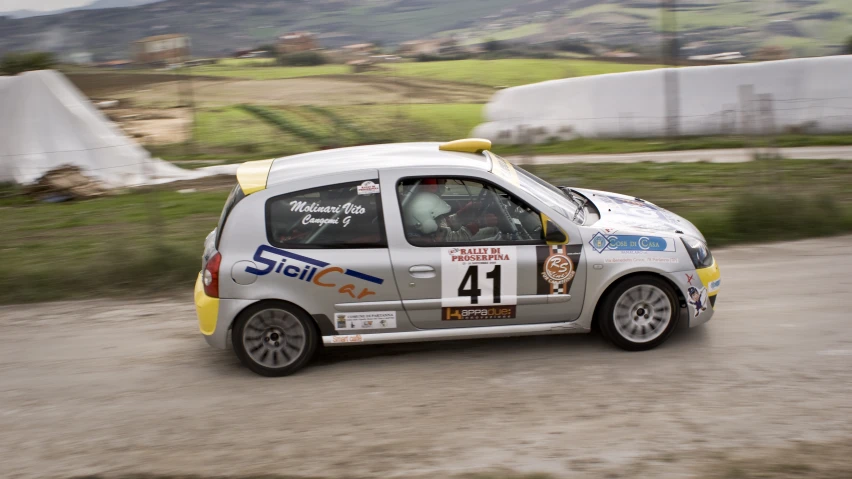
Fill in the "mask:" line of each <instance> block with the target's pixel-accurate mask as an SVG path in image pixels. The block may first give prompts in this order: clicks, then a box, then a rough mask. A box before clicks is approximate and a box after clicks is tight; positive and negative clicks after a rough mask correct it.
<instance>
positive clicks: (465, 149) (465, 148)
mask: <svg viewBox="0 0 852 479" xmlns="http://www.w3.org/2000/svg"><path fill="white" fill-rule="evenodd" d="M438 149H439V150H441V151H458V152H461V153H482V152H483V151H485V150H490V149H491V140H486V139H484V138H465V139H464V140H455V141H450V142H447V143H442V144H441V145H440V146H439V147H438Z"/></svg>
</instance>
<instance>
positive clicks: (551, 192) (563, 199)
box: [515, 166, 584, 224]
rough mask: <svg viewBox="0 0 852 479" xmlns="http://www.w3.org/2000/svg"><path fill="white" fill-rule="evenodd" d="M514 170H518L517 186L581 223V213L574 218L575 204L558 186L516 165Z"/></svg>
mask: <svg viewBox="0 0 852 479" xmlns="http://www.w3.org/2000/svg"><path fill="white" fill-rule="evenodd" d="M515 171H517V172H518V180H519V183H520V184H519V186H520V187H521V189H522V190H524V191H526V192H527V193H529V194H531V195H533V196H534V197H535V198H536V199H537V200H539V201H541V202H542V203H544V204H546V205H547V206H549V207H551V208H553V209H554V210H556V211H557V212H558V213H560V214H561V215H562V216H564V217H566V218H568V219H569V220H572V221H574V222H575V223H577V224H583V220H584V217H583V216H584V215H583V213H582V212H580V214H579V215H577V216H576V218H575V217H574V215H575V213H576V212H577V205H576V204H575V203H574V202H573V201H571V199H570V198H568V197H567V196H565V194H564V193H562V191H560V190H559V188H557V187H555V186H553V185H551V184H550V183H548V182H546V181H544V180H542V179H541V178H539V177H537V176H535V175H534V174H532V173H530V172H529V171H526V170H524V169H523V168H520V167H518V166H515Z"/></svg>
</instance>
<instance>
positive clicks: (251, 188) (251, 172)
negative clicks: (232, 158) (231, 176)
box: [237, 160, 273, 196]
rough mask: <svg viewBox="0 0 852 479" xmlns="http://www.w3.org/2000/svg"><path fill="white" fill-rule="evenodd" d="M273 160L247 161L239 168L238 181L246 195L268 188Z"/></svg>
mask: <svg viewBox="0 0 852 479" xmlns="http://www.w3.org/2000/svg"><path fill="white" fill-rule="evenodd" d="M272 161H273V160H258V161H247V162H245V163H243V164H242V165H240V167H239V168H237V183H239V184H240V188H242V190H243V193H244V194H245V195H247V196H248V195H250V194H252V193H256V192H258V191H261V190H264V189H266V179H267V178H268V177H269V170H270V168H272Z"/></svg>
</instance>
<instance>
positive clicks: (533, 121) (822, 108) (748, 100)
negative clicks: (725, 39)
mask: <svg viewBox="0 0 852 479" xmlns="http://www.w3.org/2000/svg"><path fill="white" fill-rule="evenodd" d="M667 76H668V79H667V78H666V77H667ZM850 78H852V55H844V56H834V57H821V58H804V59H794V60H782V61H773V62H762V63H747V64H739V65H719V66H699V67H685V68H678V69H668V68H667V69H658V70H649V71H640V72H628V73H613V74H607V75H597V76H587V77H579V78H569V79H564V80H552V81H547V82H542V83H535V84H531V85H524V86H519V87H515V88H508V89H505V90H502V91H500V92H498V93H496V94H495V95H494V97H493V98H492V99H491V101H490V102H489V103H488V105H486V107H485V120H486V123H483V124H481V125H479V126H478V127H477V128H476V129H475V130H474V133H473V134H474V136H478V137H484V138H489V139H491V140H492V141H495V142H499V143H524V142H543V141H548V140H551V139H570V138H575V137H578V136H583V137H659V136H663V135H665V134H667V133H668V132H670V131H672V132H674V133H675V134H678V135H716V134H774V133H781V132H785V131H793V132H809V133H834V132H849V131H852V81H850ZM667 89H670V90H669V91H671V92H673V96H672V97H671V98H673V99H674V100H675V101H673V102H672V101H670V102H668V107H667V102H666V91H667ZM672 125H675V126H674V128H675V129H671V128H672Z"/></svg>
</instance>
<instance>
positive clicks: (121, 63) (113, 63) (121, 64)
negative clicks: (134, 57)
mask: <svg viewBox="0 0 852 479" xmlns="http://www.w3.org/2000/svg"><path fill="white" fill-rule="evenodd" d="M95 66H98V67H102V68H115V69H124V68H130V67H131V66H133V62H132V61H130V60H110V61H108V62H101V63H98V64H96V65H95Z"/></svg>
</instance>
